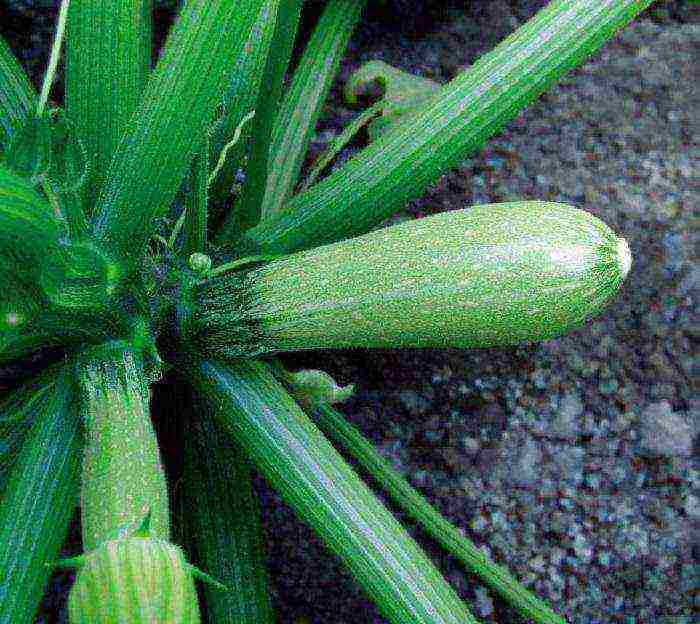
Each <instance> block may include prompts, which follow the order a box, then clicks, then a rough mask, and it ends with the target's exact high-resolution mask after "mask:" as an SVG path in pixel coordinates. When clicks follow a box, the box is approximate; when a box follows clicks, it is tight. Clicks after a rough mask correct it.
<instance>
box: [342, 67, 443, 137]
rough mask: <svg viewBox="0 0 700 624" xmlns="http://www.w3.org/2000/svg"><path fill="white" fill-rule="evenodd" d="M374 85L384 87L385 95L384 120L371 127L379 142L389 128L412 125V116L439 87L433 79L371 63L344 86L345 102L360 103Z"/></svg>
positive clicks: (382, 100) (382, 101)
mask: <svg viewBox="0 0 700 624" xmlns="http://www.w3.org/2000/svg"><path fill="white" fill-rule="evenodd" d="M372 83H376V84H378V85H380V86H381V88H382V90H383V95H382V97H381V117H379V118H378V119H375V120H374V121H372V122H371V123H370V124H369V135H370V139H371V140H375V139H377V138H378V137H379V136H381V135H382V134H383V133H384V132H386V131H387V130H389V129H390V128H395V127H398V125H399V124H400V123H410V121H409V120H410V115H411V113H416V112H418V110H419V109H420V108H421V106H423V105H424V104H425V103H426V102H427V101H428V100H429V99H430V98H431V96H433V95H435V94H436V93H437V92H438V90H439V88H440V85H439V84H438V83H437V82H435V81H433V80H428V79H427V78H422V77H421V76H414V75H412V74H409V73H407V72H404V71H401V70H400V69H396V68H395V67H392V66H391V65H387V64H386V63H384V62H383V61H369V62H368V63H365V64H364V65H363V66H362V67H360V69H358V70H357V71H356V72H354V73H353V74H352V76H350V79H349V80H348V81H347V82H346V83H345V89H344V91H343V93H344V95H345V101H346V102H348V103H349V104H357V98H358V96H359V95H360V94H361V93H362V92H363V91H364V90H365V89H367V87H368V86H369V85H371V84H372ZM406 116H408V118H407V117H406Z"/></svg>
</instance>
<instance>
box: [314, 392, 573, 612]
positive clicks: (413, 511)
mask: <svg viewBox="0 0 700 624" xmlns="http://www.w3.org/2000/svg"><path fill="white" fill-rule="evenodd" d="M314 420H315V421H316V423H317V424H318V426H319V427H320V428H321V430H322V431H323V432H324V433H325V434H326V435H327V436H328V437H329V438H330V439H331V440H332V441H333V442H335V443H336V444H337V445H339V446H340V447H341V448H342V449H343V451H345V452H346V453H347V454H348V455H350V457H352V458H353V459H355V460H356V461H357V462H358V463H359V464H360V466H362V468H364V469H365V470H366V471H367V472H368V473H369V474H371V475H372V477H373V478H374V480H375V481H376V482H377V483H378V484H379V485H380V486H381V487H382V488H384V490H386V492H387V493H388V494H389V496H391V498H392V499H393V501H394V502H395V503H396V504H397V505H398V506H399V507H400V508H401V509H402V510H403V511H404V512H406V513H407V514H408V515H409V516H410V517H411V518H413V519H414V520H416V521H417V522H419V523H420V524H421V526H422V527H423V528H424V529H425V530H426V532H427V533H428V534H429V535H430V537H432V538H433V539H434V540H435V541H437V542H438V543H439V544H441V545H442V546H443V547H444V548H446V549H447V550H448V551H449V552H451V553H452V554H453V555H454V556H455V557H457V559H459V560H460V561H461V562H462V563H463V564H464V566H465V567H466V568H467V569H468V570H469V571H470V572H471V573H473V574H476V575H477V576H478V577H479V579H480V580H481V581H483V582H484V583H485V584H486V585H488V586H489V587H491V588H492V589H493V590H495V591H496V592H498V594H499V595H500V596H501V598H503V599H504V600H505V601H506V602H507V603H508V604H510V605H511V606H512V607H513V608H514V609H516V610H517V611H518V612H519V613H520V614H521V615H522V616H523V617H524V618H527V619H528V621H532V622H537V623H538V624H566V621H565V620H564V618H562V617H561V616H560V615H557V614H556V613H554V611H552V609H551V607H549V605H547V604H546V603H544V602H543V601H542V600H540V599H539V598H537V596H535V595H534V594H532V593H530V592H529V591H528V590H527V589H526V588H525V587H523V586H522V585H521V584H520V583H518V581H517V580H516V579H515V578H513V577H512V576H511V574H510V573H509V572H508V570H506V569H505V568H503V567H501V566H499V565H498V564H496V563H494V562H493V561H491V560H490V559H489V558H488V557H487V556H486V555H485V554H484V553H483V551H481V550H480V549H479V548H478V547H477V546H476V545H475V544H474V543H473V542H472V541H471V540H470V539H469V538H468V537H466V536H465V535H463V534H462V533H461V532H460V530H459V529H458V528H457V527H455V526H454V525H453V524H451V523H450V522H449V521H448V520H446V519H445V518H444V517H442V516H441V515H440V513H439V512H438V511H437V510H436V509H435V508H434V507H433V506H432V505H431V504H430V503H429V502H428V501H427V500H426V499H425V498H424V497H423V496H422V495H421V494H420V493H419V492H417V491H416V490H415V489H414V488H413V487H411V485H410V483H408V481H406V479H405V478H404V477H403V476H402V475H401V474H400V473H398V472H397V471H396V470H394V468H393V467H392V466H391V464H390V463H389V462H388V461H387V460H386V459H384V458H383V457H382V456H381V455H380V454H379V453H377V451H376V450H375V449H374V447H373V446H372V444H371V443H370V442H369V441H368V440H367V439H366V438H365V437H364V436H363V435H362V434H361V433H360V432H359V431H358V430H357V429H356V428H355V427H353V426H352V425H351V424H350V423H348V422H347V421H346V420H345V418H343V416H342V415H341V414H339V413H338V412H336V411H335V410H334V409H333V408H332V407H330V406H327V405H323V406H321V407H319V408H318V409H317V410H316V411H315V412H314Z"/></svg>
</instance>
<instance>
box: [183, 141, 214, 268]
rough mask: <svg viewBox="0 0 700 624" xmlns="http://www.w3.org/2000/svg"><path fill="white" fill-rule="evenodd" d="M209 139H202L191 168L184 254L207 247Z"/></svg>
mask: <svg viewBox="0 0 700 624" xmlns="http://www.w3.org/2000/svg"><path fill="white" fill-rule="evenodd" d="M208 187H209V141H208V140H205V141H202V144H201V145H200V148H199V151H198V152H197V155H196V156H195V157H194V160H193V161H192V167H191V170H190V188H189V193H188V195H187V196H186V198H185V201H184V204H185V211H186V212H185V231H184V237H185V238H184V242H183V247H182V256H183V257H184V258H185V259H187V258H189V257H190V256H191V255H192V254H193V253H204V252H205V251H206V247H207V212H208V207H209V194H208V192H207V189H208Z"/></svg>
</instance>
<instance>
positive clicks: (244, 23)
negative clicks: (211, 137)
mask: <svg viewBox="0 0 700 624" xmlns="http://www.w3.org/2000/svg"><path fill="white" fill-rule="evenodd" d="M262 2H263V0H242V1H241V2H233V1H232V0H188V1H187V2H186V3H185V5H184V7H183V8H182V9H181V12H180V15H179V19H178V21H177V23H176V24H175V26H174V27H173V30H172V32H171V33H170V36H169V37H168V40H167V42H166V45H165V49H164V51H163V55H162V57H161V58H160V60H159V62H158V65H157V66H156V68H155V70H154V71H153V73H152V74H151V76H150V78H149V80H148V83H147V85H146V88H145V90H144V94H143V99H142V101H141V104H140V105H139V107H138V109H137V111H136V113H135V114H134V117H133V118H132V120H131V123H130V124H129V126H128V131H127V133H126V134H125V135H124V139H123V140H122V141H121V142H120V144H119V146H118V148H117V151H116V154H115V156H114V160H113V161H112V165H111V166H110V169H109V171H108V174H107V176H106V180H105V184H104V186H103V188H102V193H101V195H100V197H99V199H98V202H97V205H96V210H95V220H94V235H95V237H96V238H97V239H98V240H99V242H100V244H101V245H102V246H103V248H104V249H105V250H106V251H107V252H108V253H109V255H112V256H113V257H115V258H119V259H124V260H125V261H128V262H131V263H132V266H133V265H135V264H136V263H138V262H140V260H141V258H142V251H143V250H144V248H145V246H146V243H147V242H148V240H149V238H150V237H151V235H152V233H153V229H154V227H155V221H156V219H157V218H158V217H160V216H162V215H163V214H165V212H166V211H167V209H168V207H169V206H170V204H171V202H172V200H173V199H174V197H175V195H176V193H177V191H178V189H179V188H180V184H181V183H182V180H183V178H184V176H185V174H186V172H187V169H188V167H189V165H190V162H191V160H192V157H193V155H194V153H195V151H196V150H197V148H198V147H199V146H200V145H201V141H202V137H203V135H204V134H205V133H206V132H207V131H208V127H209V125H210V124H211V123H212V122H213V121H214V119H213V117H214V113H215V110H216V107H217V105H218V104H219V103H220V102H221V100H222V98H223V95H224V91H225V89H226V86H227V84H228V82H229V78H230V75H231V70H232V65H231V59H235V58H236V57H237V56H238V54H240V51H241V50H242V48H243V44H244V43H245V40H246V37H247V35H248V32H249V31H250V27H251V25H252V23H253V21H254V20H255V18H256V17H257V15H258V12H259V9H260V6H261V4H262Z"/></svg>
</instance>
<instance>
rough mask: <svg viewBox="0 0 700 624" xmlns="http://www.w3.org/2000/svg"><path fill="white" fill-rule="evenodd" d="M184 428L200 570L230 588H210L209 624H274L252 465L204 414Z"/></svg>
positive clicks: (190, 520) (189, 512)
mask: <svg viewBox="0 0 700 624" xmlns="http://www.w3.org/2000/svg"><path fill="white" fill-rule="evenodd" d="M199 403H201V404H199V405H197V407H196V410H197V412H198V414H197V415H196V416H195V415H192V418H190V419H189V420H188V422H187V423H186V425H185V428H186V429H185V470H184V481H185V482H184V487H185V492H184V496H185V497H186V512H185V513H186V520H185V521H186V524H187V535H188V536H189V538H190V539H191V540H192V541H193V546H194V548H195V551H196V553H197V565H198V566H199V567H200V568H201V569H202V570H205V571H206V572H207V574H210V575H211V576H213V577H214V578H215V579H216V580H217V581H219V582H220V583H223V584H224V585H225V586H226V588H227V589H226V591H223V590H221V589H219V588H215V587H205V588H204V590H205V595H206V603H207V613H208V614H209V620H208V621H209V622H210V624H272V622H274V620H275V618H274V613H273V611H272V604H271V601H270V593H269V589H268V586H267V572H266V570H265V562H264V553H263V534H262V527H261V524H260V505H259V502H258V500H257V495H256V494H255V492H254V491H253V485H252V482H251V470H250V465H249V462H248V460H247V459H246V458H245V456H243V455H242V454H241V451H240V449H239V448H237V447H236V446H234V445H232V444H231V441H230V438H228V436H226V435H225V434H224V433H223V432H222V431H221V430H220V428H219V426H218V425H217V424H216V423H215V422H214V421H213V420H211V415H210V414H208V413H203V412H204V411H205V408H204V405H203V402H201V401H200V402H199Z"/></svg>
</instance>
